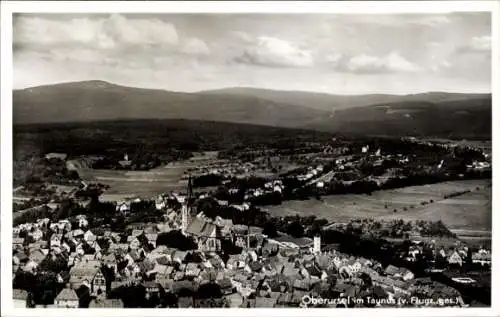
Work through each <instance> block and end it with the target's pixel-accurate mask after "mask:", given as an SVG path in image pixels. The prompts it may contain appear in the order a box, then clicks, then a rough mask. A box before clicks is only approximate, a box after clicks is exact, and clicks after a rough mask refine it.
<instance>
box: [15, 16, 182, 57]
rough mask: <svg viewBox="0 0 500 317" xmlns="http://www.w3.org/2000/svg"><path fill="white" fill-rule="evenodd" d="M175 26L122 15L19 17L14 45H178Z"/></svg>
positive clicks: (159, 21) (106, 46) (108, 46)
mask: <svg viewBox="0 0 500 317" xmlns="http://www.w3.org/2000/svg"><path fill="white" fill-rule="evenodd" d="M178 40H179V39H178V35H177V30H176V28H175V26H174V25H173V24H170V23H167V22H164V21H161V20H159V19H132V18H127V17H124V16H122V15H119V14H112V15H110V16H109V17H107V18H96V19H90V18H74V19H71V20H69V21H67V20H50V19H45V18H39V17H31V16H18V17H16V18H15V20H14V38H13V41H14V43H15V44H17V45H21V46H25V45H28V46H53V45H58V44H59V45H71V44H73V45H85V46H88V47H94V48H101V49H110V48H114V47H116V46H117V45H153V44H154V45H158V44H160V45H177V43H178Z"/></svg>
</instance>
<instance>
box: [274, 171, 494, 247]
mask: <svg viewBox="0 0 500 317" xmlns="http://www.w3.org/2000/svg"><path fill="white" fill-rule="evenodd" d="M465 190H471V192H470V193H466V194H464V195H462V196H458V197H454V198H451V199H444V198H443V196H444V195H447V194H451V193H455V192H460V191H465ZM431 200H432V202H431ZM422 202H426V203H427V204H426V205H422V204H421V203H422ZM394 210H396V212H394ZM267 211H268V212H269V213H271V214H272V215H275V216H283V215H295V214H301V215H304V216H307V215H314V216H316V217H318V218H325V219H327V220H328V221H335V222H348V221H349V220H350V219H354V218H375V219H380V220H382V221H384V220H391V219H404V220H406V221H410V220H432V221H436V220H442V221H443V222H444V223H445V224H446V225H447V226H448V227H449V228H450V229H451V230H452V231H453V230H457V234H458V235H459V236H461V235H464V236H468V237H485V236H490V235H491V233H490V231H491V180H464V181H454V182H444V183H439V184H430V185H422V186H412V187H406V188H400V189H394V190H384V191H378V192H374V193H372V195H371V196H369V195H333V196H326V197H323V201H318V200H315V199H311V200H307V201H287V202H284V203H283V204H282V205H280V206H272V207H270V208H268V209H267ZM458 230H462V231H458ZM463 230H468V231H463Z"/></svg>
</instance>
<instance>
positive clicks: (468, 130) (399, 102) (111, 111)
mask: <svg viewBox="0 0 500 317" xmlns="http://www.w3.org/2000/svg"><path fill="white" fill-rule="evenodd" d="M491 110H492V103H491V95H490V94H459V93H444V92H430V93H422V94H411V95H386V94H371V95H330V94H322V93H312V92H302V91H274V90H265V89H255V88H227V89H220V90H212V91H201V92H196V93H181V92H171V91H165V90H153V89H142V88H132V87H125V86H119V85H115V84H111V83H108V82H104V81H84V82H71V83H63V84H55V85H48V86H39V87H33V88H26V89H22V90H15V91H14V92H13V122H14V124H15V125H18V124H31V123H66V122H90V121H104V120H134V119H187V120H206V121H220V122H231V123H245V124H257V125H266V126H274V127H284V128H299V129H311V130H317V131H323V132H332V133H356V134H376V135H393V136H403V135H412V136H433V137H447V138H471V139H474V138H486V139H491V118H492V113H491Z"/></svg>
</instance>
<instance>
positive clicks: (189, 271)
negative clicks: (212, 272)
mask: <svg viewBox="0 0 500 317" xmlns="http://www.w3.org/2000/svg"><path fill="white" fill-rule="evenodd" d="M200 271H201V270H200V268H199V267H198V265H197V264H196V263H188V264H187V265H186V271H185V272H186V276H192V277H195V276H199V275H200Z"/></svg>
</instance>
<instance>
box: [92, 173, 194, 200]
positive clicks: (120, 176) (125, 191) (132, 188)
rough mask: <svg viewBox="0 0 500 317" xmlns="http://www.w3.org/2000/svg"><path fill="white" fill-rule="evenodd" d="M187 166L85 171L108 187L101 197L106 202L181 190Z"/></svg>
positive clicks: (184, 183) (183, 185)
mask: <svg viewBox="0 0 500 317" xmlns="http://www.w3.org/2000/svg"><path fill="white" fill-rule="evenodd" d="M190 167H191V166H190V165H189V164H176V165H170V164H169V165H165V166H161V167H157V168H155V169H152V170H149V171H120V170H116V171H115V170H87V171H85V173H86V174H87V175H89V176H91V177H92V179H93V180H94V181H97V182H99V183H102V184H105V185H109V186H110V188H109V189H108V190H107V191H106V192H105V193H104V195H102V197H101V198H102V199H103V200H106V201H113V200H120V199H123V198H125V197H143V198H147V197H153V196H157V195H159V194H161V193H165V192H168V191H171V190H183V189H184V188H185V187H186V182H185V181H183V180H181V178H182V176H183V175H184V173H185V172H186V171H187V170H188V169H189V168H190Z"/></svg>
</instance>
